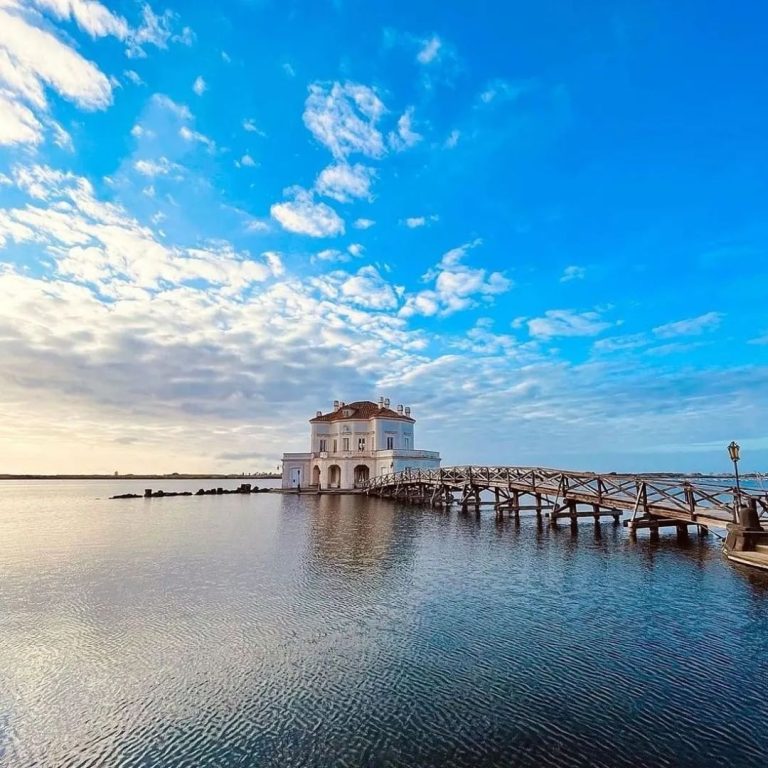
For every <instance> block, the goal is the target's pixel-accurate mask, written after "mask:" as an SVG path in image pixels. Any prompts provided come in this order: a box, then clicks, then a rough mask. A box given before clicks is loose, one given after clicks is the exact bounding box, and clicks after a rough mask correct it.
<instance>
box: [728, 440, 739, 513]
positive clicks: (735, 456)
mask: <svg viewBox="0 0 768 768" xmlns="http://www.w3.org/2000/svg"><path fill="white" fill-rule="evenodd" d="M740 450H741V448H740V447H739V444H738V443H737V442H736V441H735V440H732V441H731V444H730V445H729V446H728V455H729V456H730V457H731V461H732V462H733V471H734V473H735V474H736V497H735V498H734V500H733V501H734V510H733V512H734V521H735V522H738V514H739V508H740V507H741V488H740V487H739V451H740Z"/></svg>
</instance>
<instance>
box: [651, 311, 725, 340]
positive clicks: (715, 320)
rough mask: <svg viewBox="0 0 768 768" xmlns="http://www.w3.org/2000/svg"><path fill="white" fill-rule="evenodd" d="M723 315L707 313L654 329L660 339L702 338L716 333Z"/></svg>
mask: <svg viewBox="0 0 768 768" xmlns="http://www.w3.org/2000/svg"><path fill="white" fill-rule="evenodd" d="M722 319H723V315H722V314H721V313H720V312H707V313H706V314H704V315H699V316H698V317H691V318H688V319H687V320H678V321H677V322H675V323H667V324H666V325H659V326H657V327H656V328H654V329H653V332H654V334H655V335H656V336H657V337H658V338H660V339H674V338H676V337H678V336H700V335H701V334H702V333H707V332H709V331H714V330H716V329H717V328H718V327H719V326H720V322H721V320H722Z"/></svg>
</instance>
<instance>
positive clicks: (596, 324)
mask: <svg viewBox="0 0 768 768" xmlns="http://www.w3.org/2000/svg"><path fill="white" fill-rule="evenodd" d="M525 322H526V324H527V326H528V333H529V334H530V335H531V336H532V337H534V338H536V339H543V340H547V339H552V338H555V337H558V336H597V334H598V333H602V332H603V331H604V330H605V329H606V328H610V327H611V325H612V323H609V322H607V321H606V320H604V319H603V318H602V316H601V315H600V314H599V313H598V312H573V311H572V310H570V309H550V310H548V311H546V312H545V313H544V317H536V318H532V319H530V320H526V321H525Z"/></svg>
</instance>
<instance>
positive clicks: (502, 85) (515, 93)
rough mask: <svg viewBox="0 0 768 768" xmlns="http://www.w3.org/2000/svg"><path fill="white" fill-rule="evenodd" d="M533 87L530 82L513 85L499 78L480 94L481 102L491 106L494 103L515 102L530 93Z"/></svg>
mask: <svg viewBox="0 0 768 768" xmlns="http://www.w3.org/2000/svg"><path fill="white" fill-rule="evenodd" d="M532 87H533V83H532V82H531V81H528V80H524V81H519V82H514V83H513V82H510V81H509V80H503V79H501V78H497V79H495V80H491V81H490V82H489V83H488V84H487V85H486V86H485V89H484V90H483V91H482V92H481V93H480V101H481V102H482V103H483V104H490V103H491V102H493V101H515V100H516V99H518V98H520V96H522V95H523V94H524V93H527V92H528V91H530V90H531V88H532Z"/></svg>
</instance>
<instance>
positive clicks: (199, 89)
mask: <svg viewBox="0 0 768 768" xmlns="http://www.w3.org/2000/svg"><path fill="white" fill-rule="evenodd" d="M192 90H193V91H194V92H195V93H196V94H197V95H198V96H202V95H203V94H204V93H205V92H206V91H207V90H208V85H207V84H206V82H205V80H204V79H203V76H202V75H198V76H197V77H196V78H195V82H194V83H192Z"/></svg>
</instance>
